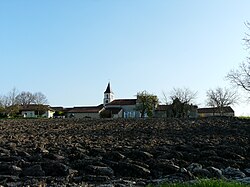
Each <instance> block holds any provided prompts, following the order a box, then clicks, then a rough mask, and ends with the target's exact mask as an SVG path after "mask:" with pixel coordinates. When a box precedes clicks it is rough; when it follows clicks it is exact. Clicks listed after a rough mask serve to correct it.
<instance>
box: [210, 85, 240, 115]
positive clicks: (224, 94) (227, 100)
mask: <svg viewBox="0 0 250 187" xmlns="http://www.w3.org/2000/svg"><path fill="white" fill-rule="evenodd" d="M238 98H239V97H238V94H237V92H236V91H233V90H229V89H228V88H224V89H223V88H220V87H218V88H216V89H215V90H212V89H210V90H208V91H207V105H208V106H211V107H217V108H218V109H219V110H220V112H221V113H222V112H223V110H222V109H223V108H224V107H226V106H230V105H234V104H237V101H238Z"/></svg>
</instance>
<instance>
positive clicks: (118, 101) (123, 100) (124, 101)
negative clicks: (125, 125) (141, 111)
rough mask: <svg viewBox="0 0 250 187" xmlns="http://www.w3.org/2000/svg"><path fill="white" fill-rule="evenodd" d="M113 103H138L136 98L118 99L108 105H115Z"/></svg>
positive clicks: (121, 104)
mask: <svg viewBox="0 0 250 187" xmlns="http://www.w3.org/2000/svg"><path fill="white" fill-rule="evenodd" d="M113 105H119V106H123V105H136V99H116V100H114V101H112V102H110V103H108V104H106V106H113Z"/></svg>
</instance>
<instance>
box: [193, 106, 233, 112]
mask: <svg viewBox="0 0 250 187" xmlns="http://www.w3.org/2000/svg"><path fill="white" fill-rule="evenodd" d="M197 111H198V113H219V112H220V109H219V108H218V107H211V108H198V109H197ZM222 111H223V112H224V113H230V112H234V110H233V109H232V108H231V107H230V106H227V107H223V108H222Z"/></svg>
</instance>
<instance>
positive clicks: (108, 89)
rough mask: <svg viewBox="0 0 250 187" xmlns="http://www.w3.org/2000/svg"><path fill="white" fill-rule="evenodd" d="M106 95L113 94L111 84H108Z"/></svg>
mask: <svg viewBox="0 0 250 187" xmlns="http://www.w3.org/2000/svg"><path fill="white" fill-rule="evenodd" d="M104 93H112V91H111V88H110V82H109V83H108V86H107V88H106V91H105V92H104Z"/></svg>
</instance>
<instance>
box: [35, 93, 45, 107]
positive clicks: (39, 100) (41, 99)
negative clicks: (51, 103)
mask: <svg viewBox="0 0 250 187" xmlns="http://www.w3.org/2000/svg"><path fill="white" fill-rule="evenodd" d="M33 96H34V101H33V102H34V104H37V105H44V104H47V103H48V100H47V98H46V96H45V95H44V94H43V93H42V92H36V93H34V94H33Z"/></svg>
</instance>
